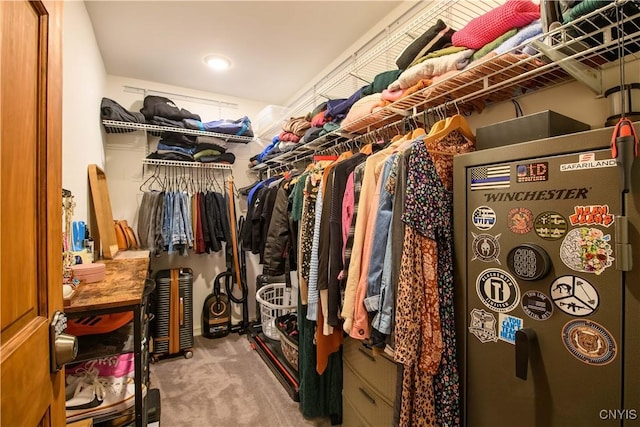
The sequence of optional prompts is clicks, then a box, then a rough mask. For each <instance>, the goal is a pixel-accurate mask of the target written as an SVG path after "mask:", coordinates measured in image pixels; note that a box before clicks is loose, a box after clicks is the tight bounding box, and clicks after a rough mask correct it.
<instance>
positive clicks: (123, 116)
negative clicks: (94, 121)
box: [100, 98, 147, 133]
mask: <svg viewBox="0 0 640 427" xmlns="http://www.w3.org/2000/svg"><path fill="white" fill-rule="evenodd" d="M100 118H101V119H102V120H114V121H117V122H127V123H146V122H147V121H146V119H145V118H144V115H142V113H138V112H137V111H129V110H127V109H126V108H124V107H123V106H122V105H120V104H118V103H117V102H116V101H114V100H113V99H109V98H102V101H101V103H100ZM134 130H135V129H130V130H129V131H130V132H133V131H134ZM106 131H107V133H111V132H114V131H113V130H112V129H111V128H109V127H107V128H106ZM118 132H122V130H118Z"/></svg>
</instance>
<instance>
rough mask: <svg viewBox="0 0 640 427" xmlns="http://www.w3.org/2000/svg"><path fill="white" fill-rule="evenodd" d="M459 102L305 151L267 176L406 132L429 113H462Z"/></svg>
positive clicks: (429, 109) (271, 168)
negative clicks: (365, 143) (297, 164)
mask: <svg viewBox="0 0 640 427" xmlns="http://www.w3.org/2000/svg"><path fill="white" fill-rule="evenodd" d="M459 103H460V104H462V103H463V102H459V101H446V102H445V103H443V104H440V105H436V106H433V107H429V108H427V109H425V110H422V111H418V112H415V113H414V114H411V115H408V116H406V117H403V118H402V119H400V120H396V121H395V122H393V123H389V124H386V125H384V126H382V127H380V128H377V129H372V130H370V131H369V132H367V133H364V134H361V135H357V136H354V137H350V138H349V139H346V140H344V141H341V142H339V143H338V144H335V145H331V146H329V147H323V148H322V149H320V150H314V151H311V152H308V153H305V154H304V155H302V156H301V157H299V158H296V159H294V160H292V161H290V162H288V163H286V164H285V163H281V164H279V165H277V166H272V167H267V168H266V171H265V172H266V173H267V176H273V174H279V173H281V172H284V171H286V170H290V169H294V168H295V167H294V164H295V163H299V162H305V161H308V159H310V158H312V157H313V156H316V155H323V154H328V153H341V152H343V151H344V150H343V148H347V147H349V148H350V149H352V150H353V149H356V148H358V149H359V148H360V147H361V145H362V143H363V142H376V141H379V140H380V139H381V138H383V137H385V136H387V137H388V132H389V131H390V130H391V129H393V130H394V131H395V133H396V134H401V133H404V132H405V131H403V129H402V127H403V126H406V124H410V125H411V126H412V127H414V128H415V127H417V126H419V124H418V122H417V121H416V119H418V118H422V121H423V123H422V125H424V124H425V123H426V122H428V120H427V115H429V114H431V115H432V116H434V117H436V116H437V119H434V121H437V120H441V119H444V118H446V117H447V116H448V115H449V112H450V111H449V109H450V108H451V113H452V114H461V112H460V108H459V106H458V104H459ZM431 152H432V153H433V154H440V155H447V156H449V155H451V153H447V152H443V151H431Z"/></svg>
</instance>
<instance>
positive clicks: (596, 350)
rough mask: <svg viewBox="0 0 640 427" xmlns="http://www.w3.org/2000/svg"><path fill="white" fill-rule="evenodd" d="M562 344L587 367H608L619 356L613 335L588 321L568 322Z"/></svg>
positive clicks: (563, 332)
mask: <svg viewBox="0 0 640 427" xmlns="http://www.w3.org/2000/svg"><path fill="white" fill-rule="evenodd" d="M562 343H563V344H564V347H565V348H566V349H567V350H569V353H571V354H572V355H573V356H574V357H575V358H577V359H578V360H580V361H581V362H583V363H586V364H587V365H595V366H602V365H607V364H609V363H611V362H613V360H614V359H615V358H616V355H617V354H618V347H617V345H616V341H615V340H614V339H613V335H611V333H610V332H609V331H607V329H606V328H605V327H604V326H602V325H600V324H598V323H596V322H593V321H591V320H586V319H579V320H572V321H570V322H567V324H566V325H564V327H563V328H562Z"/></svg>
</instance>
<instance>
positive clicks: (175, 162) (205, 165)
mask: <svg viewBox="0 0 640 427" xmlns="http://www.w3.org/2000/svg"><path fill="white" fill-rule="evenodd" d="M142 164H145V165H156V166H171V167H182V168H196V169H225V170H231V169H232V167H233V165H230V164H226V163H200V162H181V161H178V160H161V159H142Z"/></svg>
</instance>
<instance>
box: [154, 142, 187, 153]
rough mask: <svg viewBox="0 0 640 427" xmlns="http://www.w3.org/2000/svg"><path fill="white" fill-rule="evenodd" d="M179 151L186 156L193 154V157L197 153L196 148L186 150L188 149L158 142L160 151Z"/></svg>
mask: <svg viewBox="0 0 640 427" xmlns="http://www.w3.org/2000/svg"><path fill="white" fill-rule="evenodd" d="M163 150H164V151H177V152H179V153H184V154H191V155H193V153H195V152H196V148H195V147H190V148H186V147H181V146H179V145H168V144H163V143H162V141H160V142H158V151H159V152H160V151H163Z"/></svg>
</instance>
